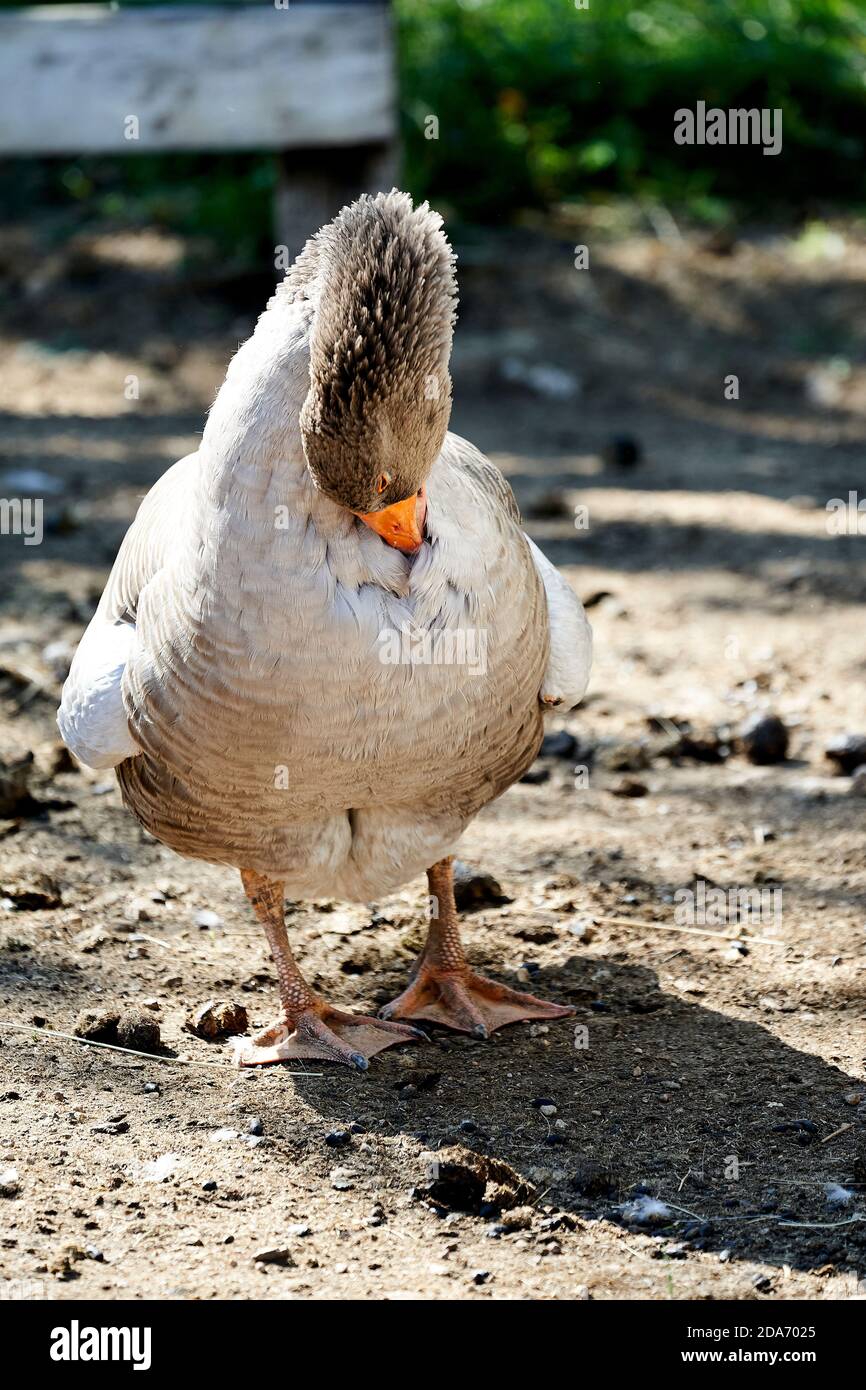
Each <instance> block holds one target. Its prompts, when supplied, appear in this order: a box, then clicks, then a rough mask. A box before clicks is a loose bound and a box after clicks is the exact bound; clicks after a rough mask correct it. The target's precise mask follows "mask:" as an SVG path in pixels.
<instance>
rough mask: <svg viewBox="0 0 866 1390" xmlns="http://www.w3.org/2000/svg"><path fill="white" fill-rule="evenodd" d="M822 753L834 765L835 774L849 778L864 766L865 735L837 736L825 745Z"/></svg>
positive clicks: (865, 758)
mask: <svg viewBox="0 0 866 1390" xmlns="http://www.w3.org/2000/svg"><path fill="white" fill-rule="evenodd" d="M824 753H825V756H826V757H827V758H829V760H830V762H832V763H835V764H836V771H837V773H839V774H841V775H842V776H845V777H851V776H853V774H854V773H855V772H856V771H857V769H858V768H859V767H862V766H863V765H864V764H866V734H839V735H837V737H836V738H832V739H831V740H830V742H829V743H828V744H827V745H826V747H825V749H824Z"/></svg>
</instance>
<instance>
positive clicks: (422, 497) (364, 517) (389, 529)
mask: <svg viewBox="0 0 866 1390" xmlns="http://www.w3.org/2000/svg"><path fill="white" fill-rule="evenodd" d="M355 515H356V516H357V517H358V520H359V521H363V523H364V525H365V526H369V527H370V529H371V530H372V531H375V532H376V533H377V535H379V536H381V537H382V540H383V541H385V542H386V544H387V545H393V546H394V548H395V550H402V551H404V552H405V553H406V554H407V555H416V554H417V552H418V551H419V550H420V549H421V546H422V544H423V542H424V518H425V517H426V515H427V489H426V488H423V487H422V489H421V491H420V492H417V493H413V494H412V496H411V497H404V498H403V501H402V502H395V503H394V504H393V506H390V507H383V508H382V510H381V511H380V512H356V513H355Z"/></svg>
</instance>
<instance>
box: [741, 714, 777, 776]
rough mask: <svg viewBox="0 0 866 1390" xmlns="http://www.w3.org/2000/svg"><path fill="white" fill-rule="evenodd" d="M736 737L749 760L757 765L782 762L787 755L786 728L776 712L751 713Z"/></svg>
mask: <svg viewBox="0 0 866 1390" xmlns="http://www.w3.org/2000/svg"><path fill="white" fill-rule="evenodd" d="M738 737H739V741H740V745H741V747H742V750H743V752H744V753H745V755H746V757H747V758H748V760H749V762H750V763H755V764H756V765H758V766H767V765H769V764H771V763H781V762H784V761H785V758H786V757H787V755H788V730H787V728H786V727H785V724H784V723H783V721H782V720H781V719H780V718H779V716H778V715H777V714H753V715H752V716H751V717H750V718H749V719H747V720H746V721H745V723H744V724H742V725H741V726H740V730H739V734H738Z"/></svg>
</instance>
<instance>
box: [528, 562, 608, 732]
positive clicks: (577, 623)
mask: <svg viewBox="0 0 866 1390" xmlns="http://www.w3.org/2000/svg"><path fill="white" fill-rule="evenodd" d="M526 539H527V541H528V543H529V549H530V550H531V552H532V558H533V561H534V562H535V568H536V569H537V571H538V573H539V575H540V577H541V581H542V583H543V584H544V592H545V594H546V596H547V618H548V623H549V625H550V657H549V659H548V663H547V670H546V671H545V673H544V683H543V685H542V687H541V701H542V703H543V704H545V705H550V706H564V708H565V709H573V708H574V706H575V705H576V704H578V702H579V701H580V700H581V699H582V698H583V696H584V693H585V691H586V687H587V686H588V684H589V673H590V670H591V669H592V628H591V627H590V625H589V623H588V622H587V620H586V614H585V613H584V611H583V604H582V603H581V601H580V599H579V598H578V597H577V595H576V594H575V593H574V591H573V589H572V588H571V587H570V585H569V584H568V582H567V581H566V580H565V579H564V578H563V576H562V575H561V574H560V572H559V570H558V569H557V568H556V567H555V566H554V565H552V564H551V563H550V561H549V560H548V558H547V556H546V555H544V554H542V552H541V551H540V550H539V548H538V546H537V545H536V544H535V542H534V541H531V540H530V539H529V537H528V536H527V537H526Z"/></svg>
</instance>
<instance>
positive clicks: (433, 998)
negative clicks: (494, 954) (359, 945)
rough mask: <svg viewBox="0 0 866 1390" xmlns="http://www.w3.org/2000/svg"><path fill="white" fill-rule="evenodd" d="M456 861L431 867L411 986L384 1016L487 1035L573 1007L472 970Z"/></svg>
mask: <svg viewBox="0 0 866 1390" xmlns="http://www.w3.org/2000/svg"><path fill="white" fill-rule="evenodd" d="M453 863H454V861H453V859H452V858H448V859H441V860H440V861H439V863H438V864H434V865H433V867H432V868H430V869H428V870H427V882H428V884H429V885H430V898H431V901H432V903H433V905H434V913H435V915H434V916H433V919H432V921H431V923H430V931H429V933H428V935H427V941H426V943H425V946H424V950H423V951H422V953H421V956H420V958H419V959H418V962H417V963H416V965H415V969H414V971H413V974H412V980H411V983H410V984H409V987H408V989H405V990H404V991H403V993H402V994H401V995H399V996H398V997H397V998H396V999H394V1000H393V1001H392V1002H391V1003H390V1004H386V1006H385V1008H384V1009H382V1011H381V1014H382V1017H383V1018H389V1019H390V1018H417V1019H426V1020H428V1021H429V1022H430V1023H444V1024H446V1025H447V1027H449V1028H456V1029H457V1031H458V1032H460V1033H474V1034H475V1036H476V1037H479V1038H486V1037H487V1035H488V1034H489V1033H492V1032H493V1031H494V1030H495V1029H496V1028H502V1027H504V1025H505V1024H506V1023H518V1022H519V1021H520V1020H521V1019H531V1018H565V1016H566V1015H567V1014H572V1013H574V1010H573V1009H570V1008H568V1007H566V1006H565V1005H562V1004H547V1003H545V1001H544V1000H543V999H536V997H535V995H534V994H521V993H520V991H519V990H516V989H509V988H508V987H507V985H500V984H497V983H496V982H495V981H494V980H488V979H486V978H485V976H484V975H477V974H476V973H475V971H474V970H470V968H469V966H468V964H467V961H466V957H465V955H464V954H463V946H462V944H461V942H460V931H459V926H458V920H457V906H456V904H455V902H454V868H453Z"/></svg>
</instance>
